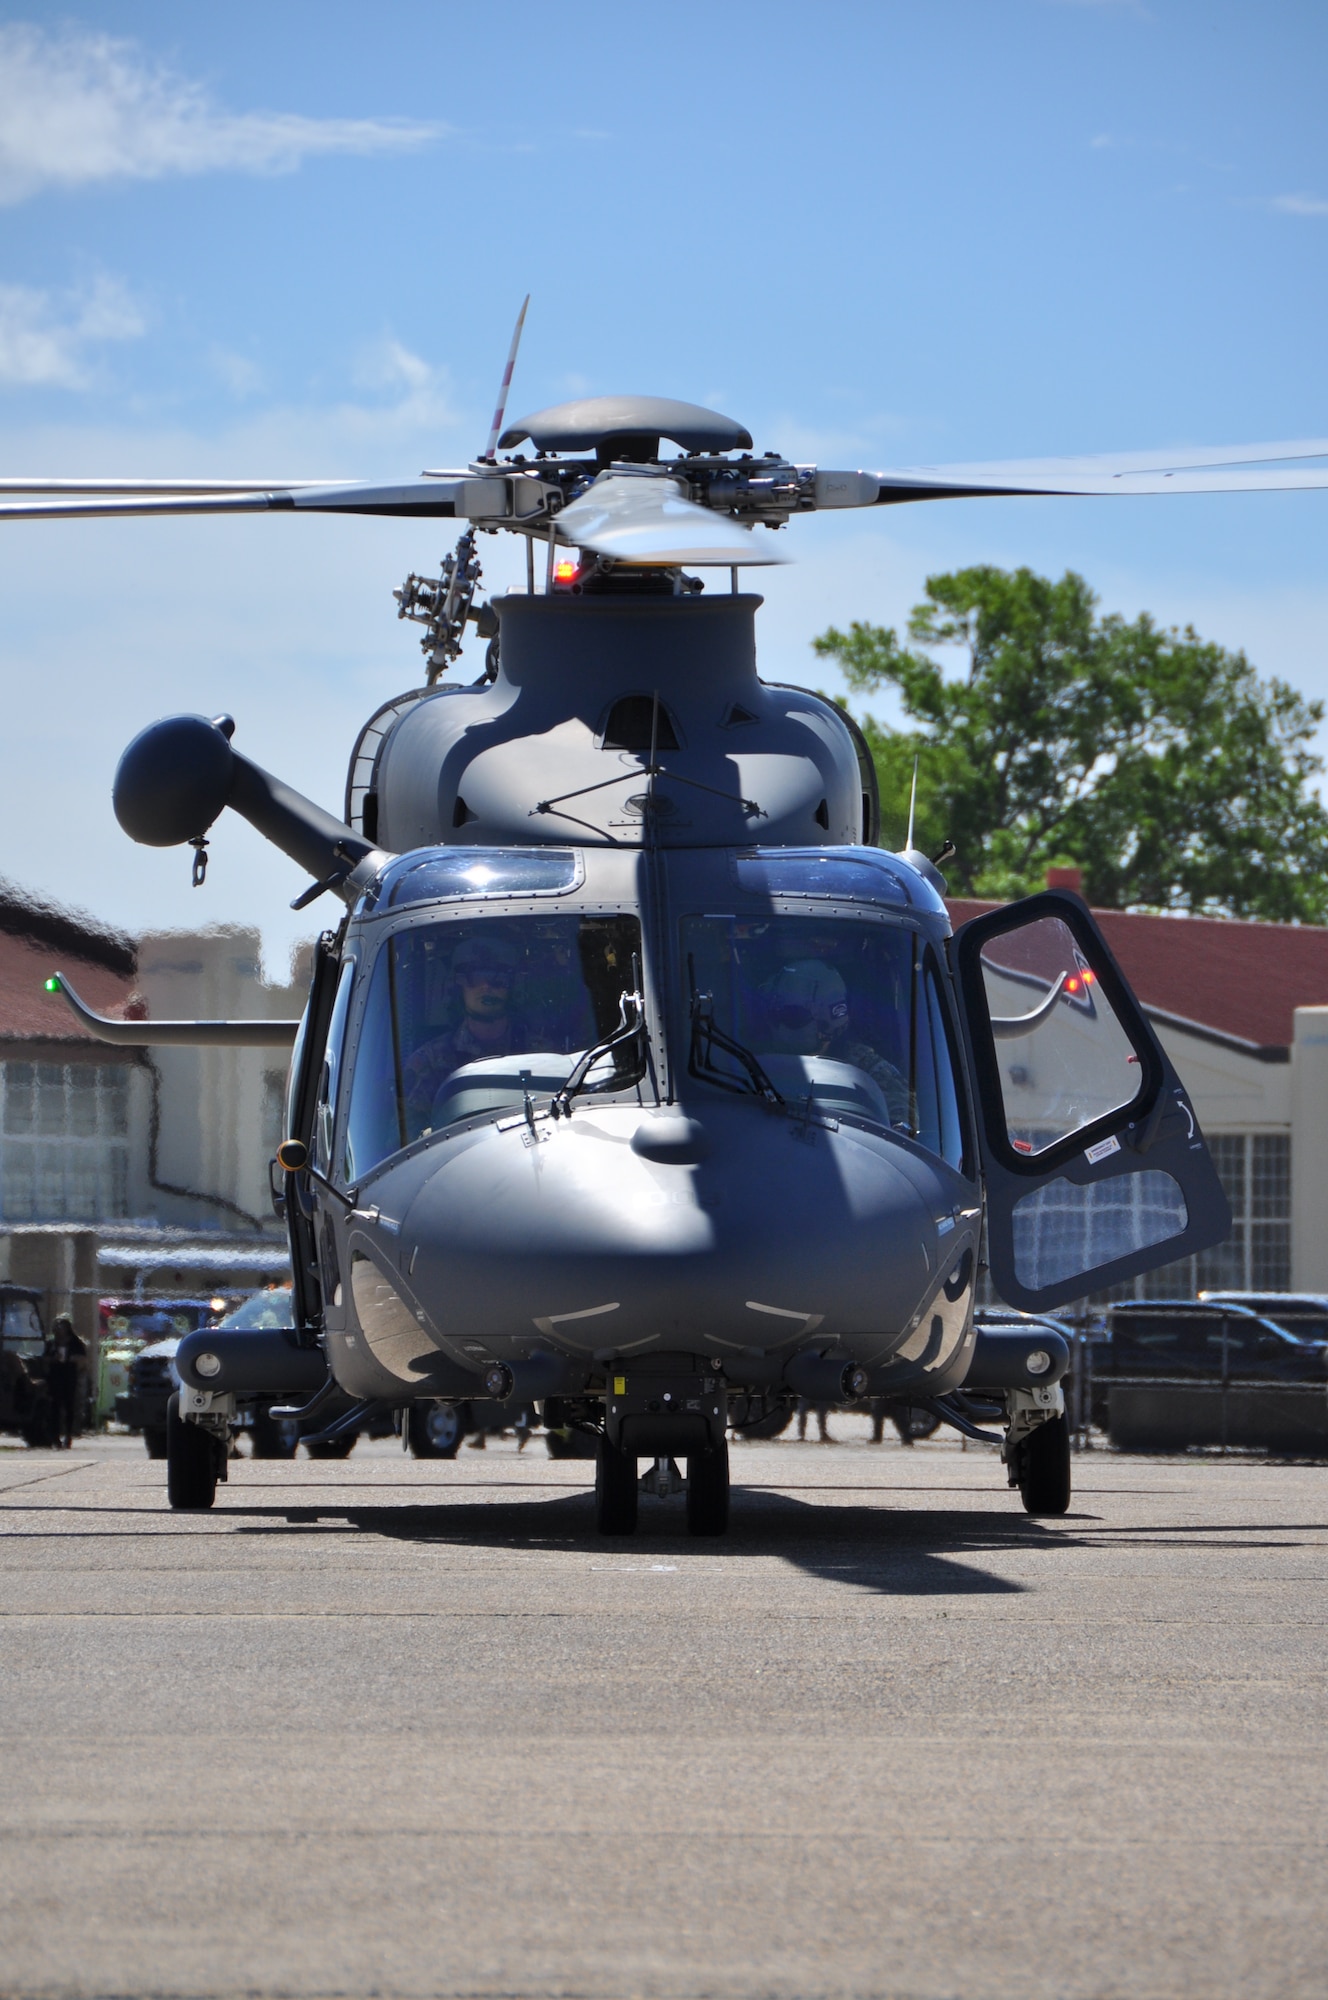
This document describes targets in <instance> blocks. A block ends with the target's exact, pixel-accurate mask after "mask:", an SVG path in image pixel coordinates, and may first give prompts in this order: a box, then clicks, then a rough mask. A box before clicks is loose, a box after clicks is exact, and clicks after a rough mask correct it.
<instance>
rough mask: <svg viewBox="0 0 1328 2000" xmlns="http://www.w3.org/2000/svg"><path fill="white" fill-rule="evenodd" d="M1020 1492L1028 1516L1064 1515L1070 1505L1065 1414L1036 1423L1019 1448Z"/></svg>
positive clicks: (1068, 1438)
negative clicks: (1034, 1428) (1035, 1427)
mask: <svg viewBox="0 0 1328 2000" xmlns="http://www.w3.org/2000/svg"><path fill="white" fill-rule="evenodd" d="M1017 1469H1018V1473H1019V1493H1020V1497H1021V1499H1022V1500H1023V1503H1024V1507H1025V1510H1026V1511H1027V1512H1028V1513H1030V1514H1064V1513H1066V1512H1067V1511H1068V1509H1069V1505H1070V1426H1069V1424H1068V1422H1067V1421H1066V1419H1065V1417H1064V1415H1063V1414H1062V1415H1061V1416H1059V1417H1052V1418H1050V1419H1049V1420H1048V1421H1047V1422H1046V1423H1045V1424H1039V1425H1038V1427H1037V1429H1036V1430H1035V1431H1030V1433H1029V1435H1028V1436H1027V1437H1026V1438H1025V1439H1024V1441H1023V1443H1022V1444H1021V1445H1020V1446H1019V1460H1018V1468H1017Z"/></svg>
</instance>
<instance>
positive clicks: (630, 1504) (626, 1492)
mask: <svg viewBox="0 0 1328 2000" xmlns="http://www.w3.org/2000/svg"><path fill="white" fill-rule="evenodd" d="M595 1526H596V1527H597V1528H598V1529H599V1531H600V1533H601V1535H634V1534H635V1533H636V1457H635V1454H634V1453H629V1452H625V1451H619V1449H618V1447H617V1445H615V1444H610V1443H609V1440H608V1438H607V1437H601V1439H600V1441H599V1452H598V1454H597V1456H596V1459H595Z"/></svg>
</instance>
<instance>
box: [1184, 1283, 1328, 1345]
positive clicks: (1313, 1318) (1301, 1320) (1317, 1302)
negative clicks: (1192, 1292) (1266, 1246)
mask: <svg viewBox="0 0 1328 2000" xmlns="http://www.w3.org/2000/svg"><path fill="white" fill-rule="evenodd" d="M1199 1297H1200V1298H1201V1299H1202V1300H1203V1302H1204V1303H1205V1304H1206V1305H1208V1304H1212V1305H1232V1306H1244V1307H1245V1308H1246V1309H1247V1311H1249V1312H1254V1313H1258V1314H1259V1315H1260V1317H1261V1318H1263V1319H1270V1320H1272V1321H1273V1322H1274V1324H1275V1325H1277V1326H1280V1327H1283V1328H1284V1329H1285V1330H1286V1332H1287V1333H1294V1334H1295V1336H1296V1338H1297V1339H1298V1340H1323V1341H1328V1299H1326V1298H1323V1297H1322V1296H1321V1295H1320V1294H1319V1293H1318V1292H1200V1294H1199Z"/></svg>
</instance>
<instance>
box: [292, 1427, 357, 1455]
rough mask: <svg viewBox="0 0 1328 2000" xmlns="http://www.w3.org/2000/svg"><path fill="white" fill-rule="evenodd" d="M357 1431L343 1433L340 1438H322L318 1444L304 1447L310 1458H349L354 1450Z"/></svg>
mask: <svg viewBox="0 0 1328 2000" xmlns="http://www.w3.org/2000/svg"><path fill="white" fill-rule="evenodd" d="M358 1436H359V1432H358V1431H343V1432H342V1433H341V1436H340V1437H335V1438H324V1439H323V1440H322V1441H321V1443H319V1444H309V1445H306V1446H305V1450H306V1451H307V1452H308V1454H309V1456H310V1458H349V1457H350V1455H351V1453H352V1452H353V1451H354V1449H355V1440H356V1438H357V1437H358Z"/></svg>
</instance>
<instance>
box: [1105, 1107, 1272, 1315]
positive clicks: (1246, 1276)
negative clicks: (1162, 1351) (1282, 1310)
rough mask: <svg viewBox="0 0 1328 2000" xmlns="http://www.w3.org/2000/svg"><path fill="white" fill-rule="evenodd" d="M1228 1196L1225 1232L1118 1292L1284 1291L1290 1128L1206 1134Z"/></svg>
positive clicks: (1161, 1294)
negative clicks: (1220, 1238)
mask: <svg viewBox="0 0 1328 2000" xmlns="http://www.w3.org/2000/svg"><path fill="white" fill-rule="evenodd" d="M1208 1150H1209V1152H1210V1153H1211V1154H1212V1156H1213V1165H1214V1166H1215V1167H1216V1168H1217V1172H1218V1178H1219V1179H1220V1180H1221V1182H1222V1185H1223V1187H1224V1188H1225V1189H1226V1192H1227V1200H1228V1201H1229V1202H1230V1203H1231V1234H1230V1236H1229V1237H1228V1238H1227V1240H1226V1242H1225V1243H1218V1244H1216V1245H1214V1247H1213V1248H1212V1249H1211V1250H1204V1251H1202V1252H1201V1253H1200V1255H1199V1256H1197V1257H1183V1258H1181V1260H1180V1262H1179V1263H1176V1264H1164V1265H1163V1267H1162V1269H1161V1270H1160V1271H1146V1272H1145V1273H1144V1275H1143V1277H1142V1278H1139V1279H1137V1280H1136V1282H1135V1284H1134V1285H1131V1286H1127V1287H1125V1290H1124V1296H1127V1297H1137V1298H1145V1299H1163V1298H1173V1299H1175V1298H1193V1297H1194V1295H1195V1293H1196V1292H1200V1291H1210V1292H1218V1291H1234V1292H1285V1291H1289V1290H1290V1288H1291V1135H1290V1133H1288V1132H1214V1133H1210V1134H1209V1137H1208Z"/></svg>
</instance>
